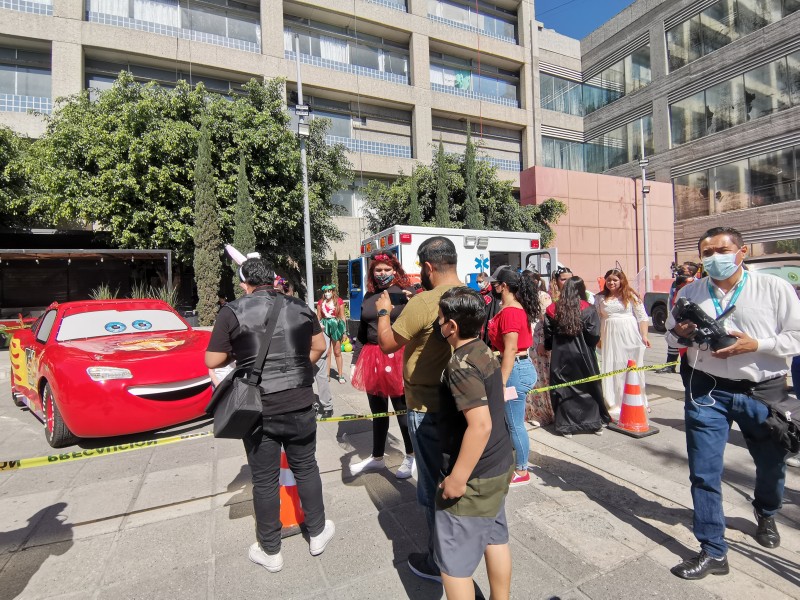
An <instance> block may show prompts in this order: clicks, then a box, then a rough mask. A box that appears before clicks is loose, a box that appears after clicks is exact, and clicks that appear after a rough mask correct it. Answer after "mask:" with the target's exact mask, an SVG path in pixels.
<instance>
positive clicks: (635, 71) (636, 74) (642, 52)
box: [624, 44, 651, 94]
mask: <svg viewBox="0 0 800 600" xmlns="http://www.w3.org/2000/svg"><path fill="white" fill-rule="evenodd" d="M624 65H625V93H626V94H630V93H631V92H635V91H636V90H638V89H641V88H643V87H644V86H646V85H648V84H649V83H650V76H651V75H650V45H649V44H648V45H647V46H645V47H644V48H640V49H639V50H637V51H636V52H634V53H633V54H630V55H629V56H627V57H625V60H624Z"/></svg>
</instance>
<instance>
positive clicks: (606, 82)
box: [600, 61, 625, 104]
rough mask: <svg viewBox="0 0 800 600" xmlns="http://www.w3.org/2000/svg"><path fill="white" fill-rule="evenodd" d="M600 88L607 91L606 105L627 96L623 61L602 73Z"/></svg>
mask: <svg viewBox="0 0 800 600" xmlns="http://www.w3.org/2000/svg"><path fill="white" fill-rule="evenodd" d="M600 87H602V88H603V89H604V90H605V96H606V98H605V102H606V104H610V103H611V102H613V101H614V100H617V99H618V98H622V96H624V95H625V66H624V64H623V61H620V62H618V63H617V64H615V65H613V66H611V67H609V68H608V69H606V70H605V71H603V72H602V73H600Z"/></svg>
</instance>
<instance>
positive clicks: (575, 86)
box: [539, 73, 583, 139]
mask: <svg viewBox="0 0 800 600" xmlns="http://www.w3.org/2000/svg"><path fill="white" fill-rule="evenodd" d="M581 88H582V85H581V84H580V83H578V82H577V81H570V80H569V79H561V77H553V76H552V75H548V74H547V73H541V74H540V76H539V95H540V102H541V105H542V108H546V109H547V110H553V111H556V112H561V113H566V114H568V115H575V116H576V117H582V116H583V92H582V89H581ZM553 139H555V138H553Z"/></svg>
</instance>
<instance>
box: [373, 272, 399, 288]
mask: <svg viewBox="0 0 800 600" xmlns="http://www.w3.org/2000/svg"><path fill="white" fill-rule="evenodd" d="M393 280H394V273H391V274H389V275H383V274H381V275H378V274H377V273H375V281H377V282H378V285H379V286H380V287H387V286H388V285H389V284H390V283H392V281H393Z"/></svg>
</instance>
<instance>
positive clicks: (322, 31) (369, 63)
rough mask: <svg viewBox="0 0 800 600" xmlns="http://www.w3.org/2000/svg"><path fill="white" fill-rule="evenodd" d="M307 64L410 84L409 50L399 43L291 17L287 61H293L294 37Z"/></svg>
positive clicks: (286, 38) (285, 44) (285, 36)
mask: <svg viewBox="0 0 800 600" xmlns="http://www.w3.org/2000/svg"><path fill="white" fill-rule="evenodd" d="M295 34H296V35H297V36H298V38H299V47H300V59H301V62H304V63H306V64H313V65H315V66H318V67H324V68H327V69H334V70H337V71H343V72H346V73H352V74H355V75H365V76H367V77H375V78H377V79H385V80H387V81H392V82H394V83H401V84H408V82H409V80H408V49H407V48H406V47H404V46H402V45H401V44H398V43H397V42H392V41H389V40H385V39H383V38H378V37H375V36H371V35H366V34H361V33H359V34H357V35H356V34H355V32H350V31H349V30H347V29H346V28H340V27H334V26H331V25H326V24H323V23H318V22H316V21H309V20H307V19H300V18H295V17H290V18H289V19H287V20H286V22H285V25H284V30H283V49H284V56H285V57H286V58H294V36H295Z"/></svg>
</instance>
